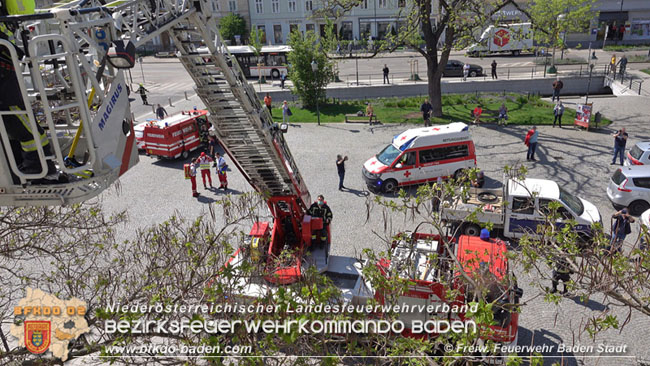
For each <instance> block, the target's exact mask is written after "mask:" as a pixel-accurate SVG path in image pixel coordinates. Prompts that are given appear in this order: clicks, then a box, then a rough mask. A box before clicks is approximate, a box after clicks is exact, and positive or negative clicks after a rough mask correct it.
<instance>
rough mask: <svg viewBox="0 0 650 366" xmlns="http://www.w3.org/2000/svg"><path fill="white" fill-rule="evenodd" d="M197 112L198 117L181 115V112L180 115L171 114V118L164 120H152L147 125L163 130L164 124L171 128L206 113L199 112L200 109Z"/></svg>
mask: <svg viewBox="0 0 650 366" xmlns="http://www.w3.org/2000/svg"><path fill="white" fill-rule="evenodd" d="M198 112H199V114H198V115H188V114H187V113H186V114H182V112H181V113H177V114H173V115H171V116H169V117H167V118H165V119H152V120H150V121H149V123H150V124H151V125H154V126H157V127H160V128H164V127H165V124H167V126H168V127H169V126H173V125H175V124H178V123H181V122H184V121H187V120H188V119H190V118H193V117H198V116H200V115H205V114H207V111H204V110H200V109H199V110H198ZM201 112H202V113H201Z"/></svg>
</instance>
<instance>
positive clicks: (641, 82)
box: [639, 80, 643, 95]
mask: <svg viewBox="0 0 650 366" xmlns="http://www.w3.org/2000/svg"><path fill="white" fill-rule="evenodd" d="M641 84H643V80H641V81H639V95H641Z"/></svg>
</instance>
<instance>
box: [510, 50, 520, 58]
mask: <svg viewBox="0 0 650 366" xmlns="http://www.w3.org/2000/svg"><path fill="white" fill-rule="evenodd" d="M520 54H521V51H519V50H514V51H512V55H513V56H515V57H517V56H519V55H520Z"/></svg>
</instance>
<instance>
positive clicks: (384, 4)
mask: <svg viewBox="0 0 650 366" xmlns="http://www.w3.org/2000/svg"><path fill="white" fill-rule="evenodd" d="M373 1H374V0H373ZM377 1H379V9H383V8H386V7H387V4H388V0H377Z"/></svg>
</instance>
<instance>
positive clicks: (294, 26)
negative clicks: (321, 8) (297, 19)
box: [289, 3, 299, 33]
mask: <svg viewBox="0 0 650 366" xmlns="http://www.w3.org/2000/svg"><path fill="white" fill-rule="evenodd" d="M289 4H291V3H289ZM298 31H299V29H298V24H289V33H293V32H298Z"/></svg>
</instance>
